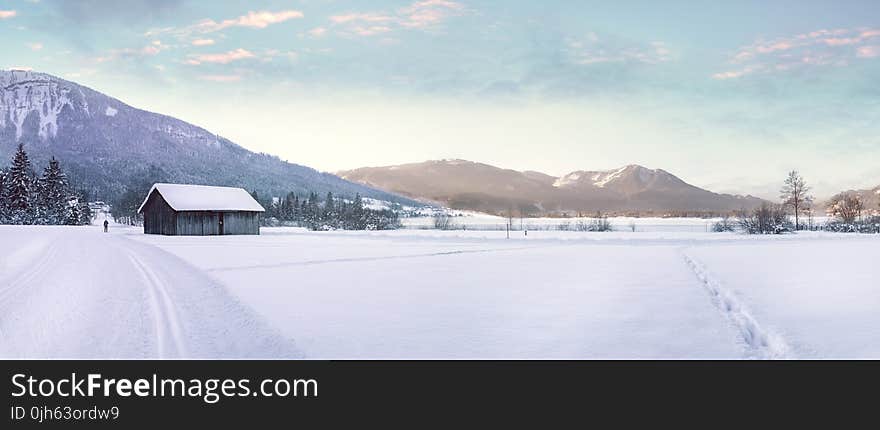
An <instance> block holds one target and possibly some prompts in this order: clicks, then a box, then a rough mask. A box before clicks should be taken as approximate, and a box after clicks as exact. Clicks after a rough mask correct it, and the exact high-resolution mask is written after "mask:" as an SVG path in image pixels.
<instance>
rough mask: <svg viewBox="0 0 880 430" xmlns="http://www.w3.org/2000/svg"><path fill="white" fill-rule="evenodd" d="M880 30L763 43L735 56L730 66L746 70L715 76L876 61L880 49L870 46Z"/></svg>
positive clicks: (838, 31) (832, 32)
mask: <svg viewBox="0 0 880 430" xmlns="http://www.w3.org/2000/svg"><path fill="white" fill-rule="evenodd" d="M877 36H880V29H866V28H860V29H835V30H827V29H821V30H816V31H813V32H809V33H804V34H798V35H795V36H791V37H782V38H778V39H775V40H772V41H759V42H756V43H753V44H751V45H748V46H745V47H743V48H741V49H740V50H739V51H737V52H736V53H734V54H732V55H731V57H730V60H729V62H730V63H732V64H743V65H745V66H746V68H745V69H742V70H739V71H736V70H734V71H729V72H721V73H716V74H714V75H712V77H713V78H715V79H732V78H738V77H742V76H745V75H748V74H752V73H759V72H760V73H769V72H773V71H777V72H782V71H787V70H794V69H797V68H804V67H818V66H825V67H828V66H836V67H843V66H848V65H850V64H852V62H853V60H854V59H855V58H875V57H878V56H880V55H878V52H877V50H878V47H877V46H876V45H869V44H868V43H869V41H870V39H871V38H873V37H877Z"/></svg>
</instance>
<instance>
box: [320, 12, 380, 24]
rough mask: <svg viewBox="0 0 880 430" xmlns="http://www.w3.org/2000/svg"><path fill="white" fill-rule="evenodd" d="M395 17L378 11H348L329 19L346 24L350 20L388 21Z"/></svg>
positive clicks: (335, 22)
mask: <svg viewBox="0 0 880 430" xmlns="http://www.w3.org/2000/svg"><path fill="white" fill-rule="evenodd" d="M394 20H395V18H394V17H392V16H388V15H383V14H379V13H348V14H344V15H333V16H331V17H330V21H332V22H333V23H334V24H347V23H351V22H390V21H394Z"/></svg>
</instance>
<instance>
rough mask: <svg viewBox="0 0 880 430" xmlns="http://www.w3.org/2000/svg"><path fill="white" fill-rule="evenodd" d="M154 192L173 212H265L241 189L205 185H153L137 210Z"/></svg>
mask: <svg viewBox="0 0 880 430" xmlns="http://www.w3.org/2000/svg"><path fill="white" fill-rule="evenodd" d="M154 190H156V191H158V192H159V194H161V195H162V198H164V199H165V201H166V202H168V205H170V206H171V208H172V209H174V210H175V211H178V212H180V211H244V212H265V211H266V210H265V209H263V207H262V206H260V204H259V203H257V201H256V200H254V198H253V197H251V195H250V194H248V192H247V191H245V190H243V189H241V188H231V187H210V186H207V185H183V184H154V185H153V188H150V192H149V193H147V197H146V198H144V202H143V203H141V207H139V208H138V213H140V212H141V211H142V210H143V209H144V205H146V204H147V200H149V199H150V196H151V195H152V194H153V191H154Z"/></svg>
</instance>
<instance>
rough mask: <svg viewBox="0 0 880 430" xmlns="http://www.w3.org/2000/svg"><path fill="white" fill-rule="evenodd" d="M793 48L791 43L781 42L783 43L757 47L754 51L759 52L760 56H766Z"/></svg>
mask: <svg viewBox="0 0 880 430" xmlns="http://www.w3.org/2000/svg"><path fill="white" fill-rule="evenodd" d="M793 47H794V45H793V44H792V43H790V42H785V41H783V42H776V43H773V44H770V45H763V46H758V47H756V48H755V50H756V51H758V52H760V53H761V54H768V53H771V52H776V51H785V50H787V49H791V48H793Z"/></svg>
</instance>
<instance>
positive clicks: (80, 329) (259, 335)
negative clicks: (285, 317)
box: [0, 226, 302, 358]
mask: <svg viewBox="0 0 880 430" xmlns="http://www.w3.org/2000/svg"><path fill="white" fill-rule="evenodd" d="M0 227H2V226H0ZM2 235H3V237H4V239H7V238H8V239H9V240H12V241H16V242H17V243H19V245H20V246H19V247H18V248H16V249H14V250H13V251H12V252H11V253H9V254H7V255H3V256H0V357H2V358H97V357H100V358H224V357H227V358H263V357H273V358H282V357H285V358H296V357H301V356H302V352H301V351H300V350H299V349H298V348H297V347H296V346H295V343H294V341H293V340H292V339H291V338H288V337H286V336H284V335H282V334H280V332H278V331H277V330H276V329H275V328H274V327H272V326H270V325H268V324H267V323H266V321H265V320H264V319H263V318H262V317H260V316H259V315H257V314H255V313H254V312H253V311H252V310H251V309H249V308H248V307H246V306H244V305H243V304H242V303H241V302H240V301H239V300H238V299H237V298H236V297H234V296H232V295H231V294H229V293H228V292H227V291H226V289H225V287H223V286H222V285H221V284H219V283H217V282H216V281H215V280H213V279H212V278H210V277H209V276H207V275H206V274H205V273H204V271H202V270H199V269H197V268H195V267H193V266H191V265H189V264H187V263H186V262H184V261H183V260H180V259H179V258H177V257H175V256H174V255H171V254H169V253H167V252H165V251H163V250H161V249H159V248H156V247H154V246H150V245H146V244H143V243H140V242H137V241H134V240H132V239H130V238H127V237H125V235H124V234H114V233H113V232H111V233H110V234H104V233H100V230H98V229H97V228H89V227H81V228H53V227H26V228H24V229H21V230H15V229H13V228H6V229H5V230H3V231H2ZM73 291H76V293H75V294H72V292H73Z"/></svg>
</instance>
